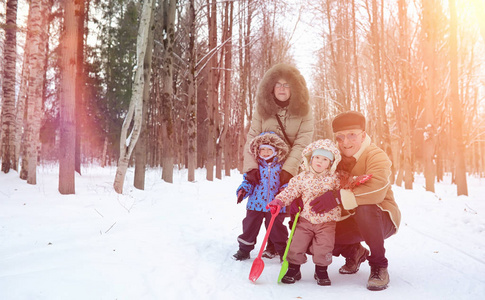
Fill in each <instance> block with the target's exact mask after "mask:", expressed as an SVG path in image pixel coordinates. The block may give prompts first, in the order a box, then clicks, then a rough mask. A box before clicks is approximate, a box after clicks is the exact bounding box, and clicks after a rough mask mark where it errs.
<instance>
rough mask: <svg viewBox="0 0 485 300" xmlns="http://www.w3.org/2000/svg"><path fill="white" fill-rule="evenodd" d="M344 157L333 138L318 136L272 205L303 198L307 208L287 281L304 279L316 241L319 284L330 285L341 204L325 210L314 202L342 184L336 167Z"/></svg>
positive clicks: (292, 247)
mask: <svg viewBox="0 0 485 300" xmlns="http://www.w3.org/2000/svg"><path fill="white" fill-rule="evenodd" d="M340 160H341V156H340V152H339V150H338V148H337V146H336V145H335V144H334V143H333V142H332V141H331V140H329V139H325V140H318V141H315V142H313V143H311V144H310V145H308V146H307V147H306V148H305V149H304V150H303V152H302V163H301V169H302V170H303V171H302V172H301V173H299V174H298V175H297V176H295V177H293V178H292V179H291V180H290V182H289V184H288V187H287V188H286V189H285V190H283V191H282V192H281V193H279V194H278V195H277V196H276V197H275V199H274V200H273V201H271V202H270V203H269V204H268V206H269V207H270V208H271V209H276V206H278V205H279V206H282V207H284V206H288V205H290V204H291V203H292V202H293V200H295V199H297V198H300V197H301V199H302V200H303V210H302V211H301V213H300V218H299V220H298V223H297V225H296V229H295V233H294V236H293V241H292V242H291V245H290V249H289V252H288V255H287V260H288V263H289V267H288V271H287V273H286V274H285V276H284V277H283V278H282V280H281V282H283V283H295V281H297V280H300V279H301V272H300V265H301V264H303V263H305V262H306V260H307V259H306V254H305V253H306V251H307V249H308V247H309V245H310V244H311V245H312V253H313V262H314V263H315V275H314V277H315V279H316V280H317V283H318V284H319V285H330V284H331V281H330V279H329V278H328V273H327V267H328V265H330V263H331V262H332V250H333V247H334V243H335V226H336V222H337V221H338V220H339V219H340V216H341V208H340V206H337V207H335V208H333V209H331V210H329V211H326V212H324V213H316V212H315V211H313V210H312V209H311V208H312V207H311V206H310V202H311V201H312V200H313V199H315V198H316V197H318V196H320V195H322V194H324V193H325V192H327V191H331V190H334V189H338V188H339V179H338V177H337V174H336V173H335V169H336V167H337V165H338V163H339V162H340Z"/></svg>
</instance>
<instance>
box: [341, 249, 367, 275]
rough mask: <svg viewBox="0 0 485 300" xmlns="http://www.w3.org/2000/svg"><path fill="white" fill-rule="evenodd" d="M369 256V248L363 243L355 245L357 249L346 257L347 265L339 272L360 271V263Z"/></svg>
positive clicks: (350, 272)
mask: <svg viewBox="0 0 485 300" xmlns="http://www.w3.org/2000/svg"><path fill="white" fill-rule="evenodd" d="M367 256H369V250H367V249H365V248H364V247H362V245H361V244H359V246H358V247H355V249H354V250H353V251H352V255H351V256H350V257H346V258H345V265H343V266H342V267H341V268H340V269H339V270H338V271H339V273H340V274H354V273H357V271H359V268H360V264H361V263H363V262H364V261H365V260H366V259H367Z"/></svg>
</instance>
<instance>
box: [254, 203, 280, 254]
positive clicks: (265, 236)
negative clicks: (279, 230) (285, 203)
mask: <svg viewBox="0 0 485 300" xmlns="http://www.w3.org/2000/svg"><path fill="white" fill-rule="evenodd" d="M280 209H281V206H279V205H278V206H277V209H276V211H275V213H271V220H270V221H269V225H268V228H266V234H265V235H264V239H263V244H262V245H261V249H260V250H259V254H258V257H259V258H261V257H262V256H263V252H264V248H265V247H266V243H267V242H268V237H269V233H270V232H271V228H273V223H274V220H275V219H276V216H277V215H278V214H279V213H280Z"/></svg>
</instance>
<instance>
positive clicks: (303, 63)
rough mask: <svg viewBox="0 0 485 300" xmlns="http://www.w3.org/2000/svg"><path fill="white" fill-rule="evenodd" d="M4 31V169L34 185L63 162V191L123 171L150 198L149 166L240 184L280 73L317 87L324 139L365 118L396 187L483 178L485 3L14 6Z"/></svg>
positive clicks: (192, 0) (7, 8) (255, 0)
mask: <svg viewBox="0 0 485 300" xmlns="http://www.w3.org/2000/svg"><path fill="white" fill-rule="evenodd" d="M0 24H1V27H0V52H1V53H2V54H3V55H2V56H1V58H0V71H1V75H0V87H1V93H0V99H1V129H0V137H1V138H0V140H1V147H0V160H1V168H2V173H8V172H10V171H11V170H15V171H17V172H18V174H19V176H20V177H21V178H22V179H24V180H26V182H27V183H28V184H33V185H35V184H36V180H37V179H36V174H37V172H36V168H37V167H38V166H39V165H42V164H45V163H50V162H55V163H57V164H58V165H59V192H60V193H61V194H74V193H75V186H76V184H75V176H74V175H75V172H78V173H80V172H81V165H82V164H96V165H100V166H102V167H104V166H107V165H113V166H117V172H116V177H115V178H113V186H114V189H115V191H116V192H118V193H122V192H123V182H124V180H125V174H126V171H127V169H128V168H134V180H133V181H134V182H133V185H134V186H135V187H136V188H138V189H144V184H145V171H146V169H147V168H160V169H161V170H162V172H161V180H164V181H165V182H168V183H171V182H173V172H174V169H187V170H188V172H187V174H188V177H187V180H188V181H194V173H195V170H196V169H197V168H203V169H206V170H207V173H206V176H207V180H209V181H211V180H213V179H214V178H221V177H222V176H229V175H230V172H231V170H232V169H239V170H241V169H242V158H243V155H242V150H243V147H244V143H245V138H246V133H247V130H248V125H249V124H250V122H251V118H252V115H253V109H254V105H253V104H254V103H253V102H254V98H255V93H256V89H257V86H258V82H259V80H260V79H261V77H262V76H263V74H264V72H265V71H266V70H267V69H269V68H270V67H271V66H272V65H274V64H276V63H280V62H285V63H290V64H293V65H295V66H296V67H297V68H299V69H300V70H301V71H302V73H303V74H304V75H305V79H306V81H307V85H308V87H309V89H310V92H311V101H312V105H313V112H314V118H315V130H314V132H315V135H314V139H318V138H332V132H331V126H330V124H331V120H332V118H333V116H335V115H336V114H337V113H339V112H342V111H346V110H351V109H352V110H358V111H361V112H363V113H364V114H365V115H366V117H367V120H368V124H367V131H368V132H369V134H370V135H371V136H372V139H373V141H374V142H375V143H376V144H377V145H379V146H380V147H381V148H382V149H384V150H385V151H386V152H387V153H388V155H389V157H390V158H391V160H392V163H393V172H394V183H395V184H396V185H399V186H403V187H405V188H406V189H412V184H413V182H414V174H416V173H422V174H424V177H425V185H426V190H427V191H434V188H435V187H434V185H435V183H436V182H439V181H441V180H443V177H444V175H445V174H446V173H449V174H451V175H452V181H453V183H454V184H456V186H457V193H458V195H467V194H468V188H467V177H466V176H467V174H469V175H475V176H478V177H485V1H484V0H392V1H388V0H386V1H384V0H338V1H336V0H299V1H298V0H294V1H291V0H270V1H267V0H264V1H263V0H238V1H234V0H224V1H209V0H143V1H131V0H87V1H73V0H61V1H59V0H30V1H27V0H0ZM302 28H306V29H303V30H302ZM310 29H311V32H312V33H314V35H313V36H311V37H310V38H308V39H301V38H300V39H299V37H301V36H302V35H305V34H310V32H309V31H310ZM302 41H303V42H302ZM305 48H306V49H311V51H310V52H306V53H311V55H303V56H302V55H298V51H300V50H301V49H305Z"/></svg>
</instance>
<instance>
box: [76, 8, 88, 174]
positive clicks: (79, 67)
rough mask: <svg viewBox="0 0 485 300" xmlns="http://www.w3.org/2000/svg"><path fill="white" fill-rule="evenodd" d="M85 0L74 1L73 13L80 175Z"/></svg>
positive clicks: (77, 163)
mask: <svg viewBox="0 0 485 300" xmlns="http://www.w3.org/2000/svg"><path fill="white" fill-rule="evenodd" d="M84 2H85V1H76V2H75V5H76V7H75V15H76V21H77V55H76V61H77V64H76V83H77V84H76V92H75V93H76V96H75V97H76V101H75V114H76V139H75V147H74V148H75V152H74V153H75V155H74V168H75V170H76V172H78V173H79V175H81V155H82V153H81V140H82V134H83V127H84V122H85V118H84V117H85V115H86V113H85V111H84V108H85V105H84V86H85V76H84V27H85V26H84V25H85V23H84V21H85V19H86V7H85V4H84Z"/></svg>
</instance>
